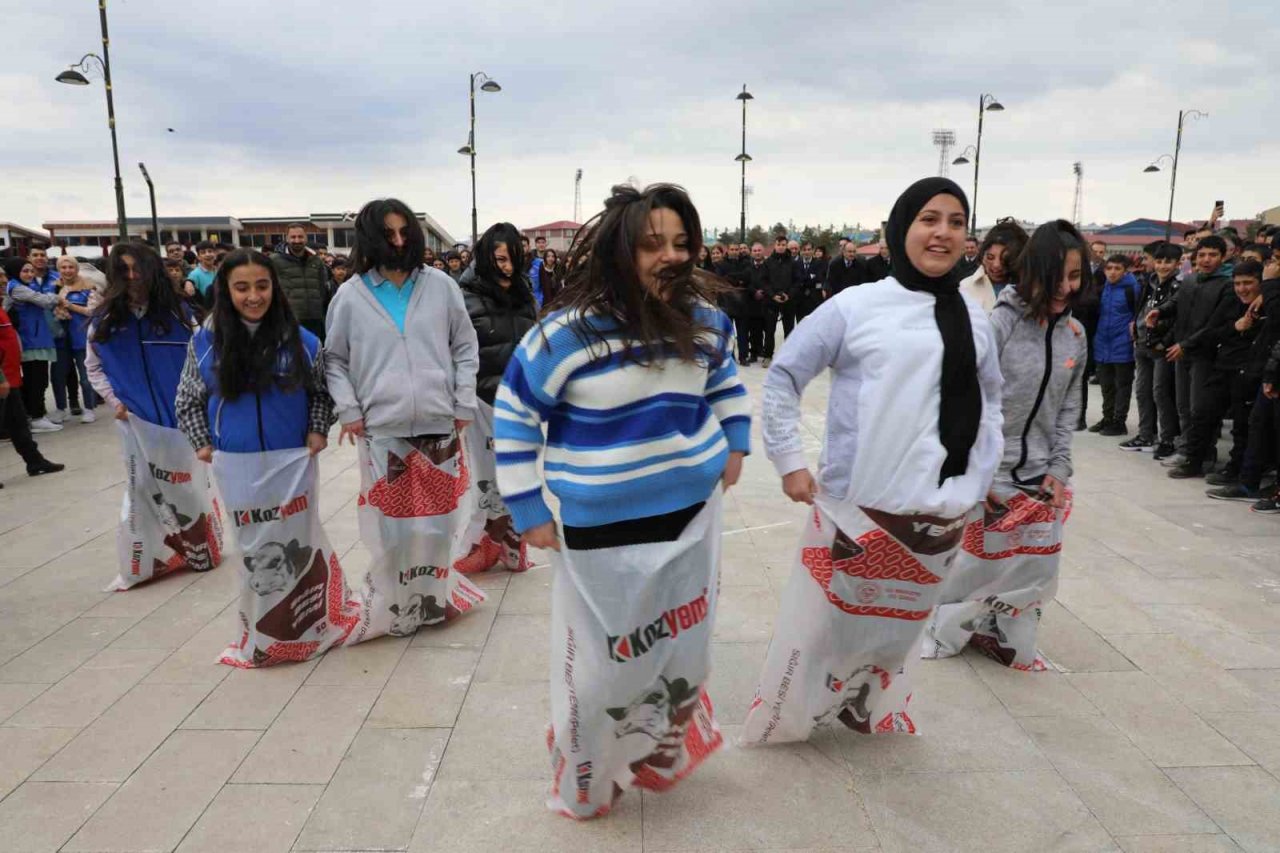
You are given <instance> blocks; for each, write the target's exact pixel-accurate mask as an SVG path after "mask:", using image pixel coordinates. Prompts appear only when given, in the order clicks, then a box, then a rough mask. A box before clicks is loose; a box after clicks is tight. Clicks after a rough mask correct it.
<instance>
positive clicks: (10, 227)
mask: <svg viewBox="0 0 1280 853" xmlns="http://www.w3.org/2000/svg"><path fill="white" fill-rule="evenodd" d="M0 230H4V231H17V232H20V233H22V234H26V235H27V236H28V237H40V238H42V239H45V240H48V239H49V235H48V234H46V233H45V232H44V231H37V230H36V229H34V228H28V227H26V226H25V225H17V224H15V223H13V222H0Z"/></svg>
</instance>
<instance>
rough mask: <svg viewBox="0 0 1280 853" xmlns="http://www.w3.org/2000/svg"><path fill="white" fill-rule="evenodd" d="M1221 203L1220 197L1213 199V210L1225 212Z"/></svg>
mask: <svg viewBox="0 0 1280 853" xmlns="http://www.w3.org/2000/svg"><path fill="white" fill-rule="evenodd" d="M1222 205H1223V202H1222V199H1218V200H1217V201H1215V202H1214V203H1213V209H1214V210H1221V211H1222V212H1223V213H1225V212H1226V209H1225V208H1224V207H1223V206H1222Z"/></svg>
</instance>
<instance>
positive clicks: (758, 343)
mask: <svg viewBox="0 0 1280 853" xmlns="http://www.w3.org/2000/svg"><path fill="white" fill-rule="evenodd" d="M765 322H766V321H765V318H764V317H748V318H746V324H747V358H749V359H758V358H765V357H766V356H765V354H764V324H765Z"/></svg>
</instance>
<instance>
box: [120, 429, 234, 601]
mask: <svg viewBox="0 0 1280 853" xmlns="http://www.w3.org/2000/svg"><path fill="white" fill-rule="evenodd" d="M116 428H117V429H118V430H119V432H120V446H121V450H122V451H123V453H124V470H125V492H124V502H123V504H122V506H121V508H120V524H119V526H117V528H116V555H117V558H118V562H119V564H120V573H119V574H118V575H117V576H116V578H115V580H113V581H112V582H111V584H110V585H109V586H108V587H107V589H108V590H120V589H129V588H130V587H134V586H137V585H138V584H140V583H143V582H144V581H149V580H151V579H152V578H155V577H159V576H160V575H165V574H168V573H169V572H173V571H177V570H178V569H183V568H187V569H191V570H192V571H196V572H207V571H209V570H210V569H214V568H216V567H217V565H218V564H219V563H220V562H222V520H221V518H220V516H219V510H218V499H217V497H216V496H215V495H214V493H213V484H212V481H211V480H210V477H209V466H208V465H205V464H204V463H203V462H201V461H200V460H198V459H196V454H195V451H194V450H192V449H191V444H190V443H188V441H187V438H186V436H184V435H183V434H182V433H181V432H180V431H179V430H176V429H170V428H169V427H162V426H157V425H156V424H153V423H150V422H148V421H144V420H142V419H141V418H137V417H134V416H133V415H129V419H128V420H127V421H116Z"/></svg>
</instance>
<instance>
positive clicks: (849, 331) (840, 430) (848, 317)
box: [763, 276, 1004, 518]
mask: <svg viewBox="0 0 1280 853" xmlns="http://www.w3.org/2000/svg"><path fill="white" fill-rule="evenodd" d="M934 301H935V300H934V297H933V295H932V294H930V293H925V292H922V291H914V290H907V289H906V288H905V287H903V286H902V285H900V284H899V283H898V281H897V279H895V278H893V277H892V276H890V277H889V278H886V279H882V280H881V281H877V282H873V283H871V284H864V285H862V286H861V287H850V288H848V289H847V290H843V291H841V292H840V293H839V294H837V295H836V296H834V297H832V298H831V299H828V300H827V301H826V302H824V303H823V304H822V305H821V306H820V307H819V308H818V310H816V311H814V312H813V313H812V314H810V315H809V316H808V317H806V318H805V321H804V322H803V323H801V324H799V325H798V326H796V328H795V329H794V330H793V331H792V333H791V334H790V335H789V336H788V337H787V339H786V341H785V342H784V343H783V345H782V349H781V350H780V351H779V352H778V355H777V357H776V358H775V359H774V360H773V366H772V367H771V368H769V373H768V375H767V376H766V377H765V381H764V407H763V415H764V418H763V425H764V430H763V432H764V446H765V452H766V454H767V455H768V457H769V459H770V460H771V461H772V462H773V464H774V467H776V468H777V470H778V473H779V474H781V475H784V476H785V475H786V474H789V473H790V472H792V471H797V470H800V469H802V468H805V467H806V466H807V464H808V463H807V462H806V460H805V454H804V446H803V438H802V435H801V430H800V394H801V392H802V391H803V390H804V387H805V386H806V385H808V384H809V382H810V381H811V380H812V379H813V378H814V377H815V376H817V375H818V374H819V373H821V372H822V371H824V370H826V369H828V368H830V369H831V370H832V376H831V393H830V395H829V396H828V399H827V433H826V437H825V439H824V441H823V450H822V458H821V460H820V462H819V474H818V481H819V483H820V484H821V487H822V490H823V492H825V493H826V494H827V495H829V496H831V497H832V498H835V499H837V500H845V501H848V502H850V503H853V504H855V505H857V506H860V507H872V508H874V509H879V510H884V511H885V512H891V513H895V514H903V513H929V514H935V515H941V516H943V517H945V518H954V517H956V516H959V515H963V514H964V513H966V512H968V511H969V510H970V509H971V508H972V507H973V506H974V505H975V504H976V503H977V502H978V501H980V500H982V498H983V497H984V496H985V495H986V494H987V489H988V487H989V486H990V485H991V479H992V476H993V475H994V474H995V471H996V466H997V465H998V464H999V463H1000V457H1001V455H1002V453H1003V451H1004V432H1003V424H1004V418H1003V417H1002V415H1001V409H1000V392H1001V387H1002V385H1003V382H1002V380H1001V376H1000V353H999V352H998V351H997V349H996V342H995V336H994V334H993V333H992V330H991V323H990V321H988V320H987V315H986V314H985V313H983V312H982V310H981V309H980V308H979V307H978V306H977V304H976V303H974V302H967V303H966V304H967V305H968V308H969V322H970V324H971V325H972V326H973V344H974V348H975V350H976V354H977V361H978V384H979V386H980V387H981V391H982V418H981V420H980V422H979V426H978V436H977V439H976V440H975V441H974V443H973V448H972V449H971V450H970V452H969V466H968V468H967V469H966V470H965V473H964V474H963V475H961V476H959V477H949V478H947V479H946V480H945V481H944V482H943V483H942V485H941V486H939V485H938V473H939V472H940V471H941V470H942V463H943V461H944V460H945V459H946V456H947V451H946V448H944V447H943V446H942V439H941V438H940V436H939V434H938V410H939V407H940V404H941V399H942V390H941V386H942V351H943V346H942V335H941V333H940V332H939V331H938V324H937V321H936V320H935V319H934V314H933V310H934Z"/></svg>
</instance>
